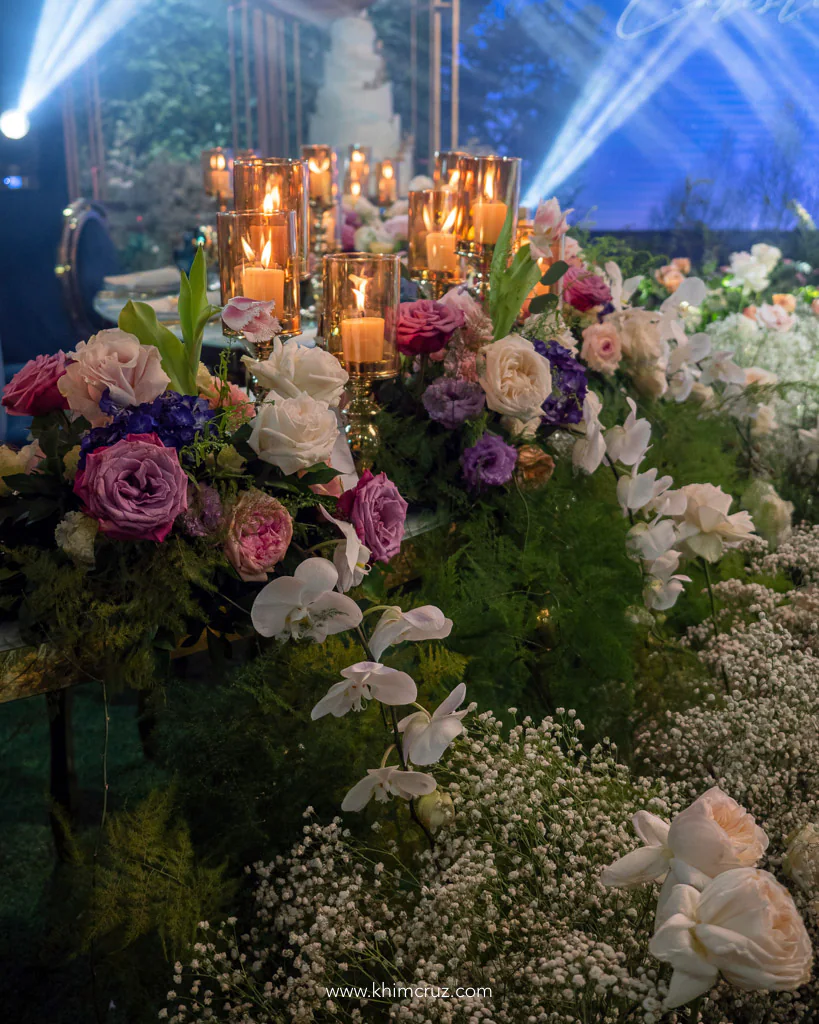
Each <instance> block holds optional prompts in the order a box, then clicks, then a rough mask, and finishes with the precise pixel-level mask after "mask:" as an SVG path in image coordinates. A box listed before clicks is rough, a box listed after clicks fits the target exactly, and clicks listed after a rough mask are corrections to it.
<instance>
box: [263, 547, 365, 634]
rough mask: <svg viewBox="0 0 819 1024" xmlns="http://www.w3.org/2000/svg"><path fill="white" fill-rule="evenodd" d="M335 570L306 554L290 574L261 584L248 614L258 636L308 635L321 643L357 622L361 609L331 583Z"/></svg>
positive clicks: (336, 580)
mask: <svg viewBox="0 0 819 1024" xmlns="http://www.w3.org/2000/svg"><path fill="white" fill-rule="evenodd" d="M337 583H338V570H337V569H336V567H335V566H334V565H333V563H332V562H330V561H328V560H327V559H326V558H307V559H305V561H303V562H302V563H301V565H300V566H299V567H298V568H297V569H296V571H295V573H294V574H293V575H292V576H279V577H278V578H277V579H274V580H271V582H270V583H268V584H267V586H266V587H263V588H262V589H261V590H260V591H259V593H258V595H257V596H256V600H255V601H254V602H253V607H252V608H251V610H250V616H251V619H252V620H253V625H254V627H255V629H256V631H257V632H258V633H261V634H262V636H275V637H276V638H277V639H279V640H286V639H289V638H292V639H294V640H295V639H300V638H305V637H310V638H312V639H313V640H315V641H317V642H318V643H323V642H324V640H326V639H327V637H328V636H330V635H331V634H333V633H343V632H344V630H346V629H353V628H354V627H356V626H358V625H360V623H361V618H362V615H361V609H360V608H359V607H358V605H357V604H356V603H355V601H353V600H352V598H349V597H346V596H345V595H344V594H338V593H336V592H335V591H334V589H333V588H334V587H335V586H336V584H337Z"/></svg>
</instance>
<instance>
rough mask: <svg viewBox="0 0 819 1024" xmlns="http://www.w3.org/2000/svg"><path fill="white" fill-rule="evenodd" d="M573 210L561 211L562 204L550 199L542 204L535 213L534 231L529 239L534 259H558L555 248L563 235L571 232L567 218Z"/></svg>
mask: <svg viewBox="0 0 819 1024" xmlns="http://www.w3.org/2000/svg"><path fill="white" fill-rule="evenodd" d="M571 212H572V211H571V210H566V211H565V212H564V211H562V210H561V209H560V203H559V202H558V201H557V200H556V199H555V198H552V199H548V200H547V201H546V202H545V203H541V204H540V206H538V208H537V211H536V212H535V220H534V230H533V233H532V237H531V238H530V239H529V249H530V251H531V253H532V257H533V259H537V260H540V259H547V260H548V259H552V260H553V259H557V256H556V255H555V254H554V251H553V248H552V247H553V246H554V245H555V243H556V242H559V241H560V237H561V235H565V234H566V232H567V231H568V230H569V224H568V221H567V220H566V218H567V217H568V216H569V214H570V213H571Z"/></svg>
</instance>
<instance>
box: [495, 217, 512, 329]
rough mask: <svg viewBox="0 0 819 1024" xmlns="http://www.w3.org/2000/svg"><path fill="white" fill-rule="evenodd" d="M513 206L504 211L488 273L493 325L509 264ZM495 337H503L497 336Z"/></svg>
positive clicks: (501, 298) (501, 297)
mask: <svg viewBox="0 0 819 1024" xmlns="http://www.w3.org/2000/svg"><path fill="white" fill-rule="evenodd" d="M513 212H514V211H513V206H512V204H511V203H510V204H509V209H508V210H507V211H506V220H505V221H504V222H503V227H502V228H501V233H500V235H498V240H497V242H496V243H495V251H494V252H493V253H492V266H491V267H490V271H489V316H490V318H491V320H492V322H493V324H494V322H495V314H496V311H497V310H498V308H499V307H500V304H501V302H502V300H503V279H504V277H505V275H506V273H507V263H508V262H509V251H510V249H511V248H512V239H513V237H514V235H513V232H514V229H515V225H514V222H513V216H512V214H513ZM495 337H503V335H498V334H497V332H496V334H495Z"/></svg>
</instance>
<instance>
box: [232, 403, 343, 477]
mask: <svg viewBox="0 0 819 1024" xmlns="http://www.w3.org/2000/svg"><path fill="white" fill-rule="evenodd" d="M337 437H338V423H337V421H336V414H335V413H334V412H333V410H332V409H331V408H330V407H329V405H328V404H327V403H326V402H319V401H317V400H316V399H315V398H311V397H310V395H308V394H304V393H302V394H300V395H299V396H298V397H296V398H278V397H277V398H276V399H275V400H274V401H272V402H269V401H268V402H263V403H262V405H261V406H260V408H259V410H258V412H257V413H256V418H255V419H254V420H253V431H252V433H251V435H250V437H249V439H248V444H249V445H250V447H251V448H252V449H253V450H254V451H255V452H256V454H257V455H258V456H259V458H260V459H261V460H262V461H263V462H269V463H271V464H272V465H274V466H278V467H279V469H280V470H281V471H282V473H285V474H287V475H289V474H290V473H295V472H296V471H297V470H299V469H308V468H309V467H310V466H315V465H316V464H317V463H319V462H329V459H330V455H331V453H332V451H333V446H334V445H335V443H336V438H337Z"/></svg>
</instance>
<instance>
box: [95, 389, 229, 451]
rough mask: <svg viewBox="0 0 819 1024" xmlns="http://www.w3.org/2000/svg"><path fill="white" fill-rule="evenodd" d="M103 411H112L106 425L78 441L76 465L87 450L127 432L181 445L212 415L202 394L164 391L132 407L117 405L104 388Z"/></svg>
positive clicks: (208, 425) (203, 429)
mask: <svg viewBox="0 0 819 1024" xmlns="http://www.w3.org/2000/svg"><path fill="white" fill-rule="evenodd" d="M100 408H101V409H102V410H103V412H106V413H108V414H109V415H113V416H114V418H113V420H112V421H111V422H110V423H109V424H108V425H107V426H105V427H94V429H93V430H89V432H88V433H87V434H86V436H85V437H84V438H83V439H82V441H81V442H80V449H81V450H80V460H79V463H78V466H79V468H80V469H82V468H83V467H84V466H85V459H86V456H87V455H88V453H89V452H91V451H94V450H95V449H97V448H101V447H104V446H107V445H112V444H115V443H116V442H117V441H121V440H122V439H123V438H124V437H127V436H128V434H156V435H157V437H158V438H159V439H160V440H161V441H162V443H163V444H164V445H165V446H166V447H167V448H176V449H177V450H179V449H180V448H184V447H185V446H186V445H189V444H190V443H191V442H192V441H193V440H194V438H195V437H196V435H197V434H201V433H205V432H208V431H210V429H211V420H212V419H213V417H214V416H215V413H214V411H213V409H211V408H210V406H209V405H208V403H207V400H206V399H204V398H197V397H195V396H194V395H180V394H178V393H177V392H176V391H163V392H162V394H161V395H160V396H159V397H158V398H155V399H154V400H153V401H152V402H143V403H142V404H141V405H136V406H134V407H133V408H131V409H120V408H119V407H118V406H117V405H116V404H115V403H113V402H112V401H111V400H110V397H109V395H108V393H107V392H106V393H105V394H104V395H103V396H102V398H101V399H100Z"/></svg>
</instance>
